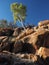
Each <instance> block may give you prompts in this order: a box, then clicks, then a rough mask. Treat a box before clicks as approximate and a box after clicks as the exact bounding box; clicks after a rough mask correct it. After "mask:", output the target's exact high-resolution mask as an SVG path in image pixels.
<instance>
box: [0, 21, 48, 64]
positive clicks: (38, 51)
mask: <svg viewBox="0 0 49 65" xmlns="http://www.w3.org/2000/svg"><path fill="white" fill-rule="evenodd" d="M3 64H4V65H49V20H45V21H42V22H41V21H40V22H39V23H38V26H35V27H26V30H25V31H24V30H23V28H14V29H12V28H11V29H2V28H1V29H0V65H3Z"/></svg>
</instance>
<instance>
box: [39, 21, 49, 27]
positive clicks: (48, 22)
mask: <svg viewBox="0 0 49 65" xmlns="http://www.w3.org/2000/svg"><path fill="white" fill-rule="evenodd" d="M48 24H49V20H44V21H40V22H39V23H38V26H39V27H41V26H44V25H48Z"/></svg>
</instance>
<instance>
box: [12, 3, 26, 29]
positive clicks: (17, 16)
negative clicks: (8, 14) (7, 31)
mask: <svg viewBox="0 0 49 65" xmlns="http://www.w3.org/2000/svg"><path fill="white" fill-rule="evenodd" d="M11 11H12V12H13V18H14V23H16V22H17V21H19V22H20V23H21V25H22V27H23V28H24V29H25V27H24V25H23V22H24V21H25V18H26V6H24V5H22V3H20V4H18V3H13V4H11Z"/></svg>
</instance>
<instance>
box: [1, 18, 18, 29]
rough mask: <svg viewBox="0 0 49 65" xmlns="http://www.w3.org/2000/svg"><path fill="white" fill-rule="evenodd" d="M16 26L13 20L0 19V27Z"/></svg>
mask: <svg viewBox="0 0 49 65" xmlns="http://www.w3.org/2000/svg"><path fill="white" fill-rule="evenodd" d="M15 27H17V26H16V25H14V23H13V22H8V21H7V20H4V19H3V20H0V28H15Z"/></svg>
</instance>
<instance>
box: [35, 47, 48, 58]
mask: <svg viewBox="0 0 49 65" xmlns="http://www.w3.org/2000/svg"><path fill="white" fill-rule="evenodd" d="M36 55H39V56H40V57H43V58H44V59H46V58H47V57H49V48H45V47H40V48H39V50H38V51H37V52H36Z"/></svg>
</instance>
